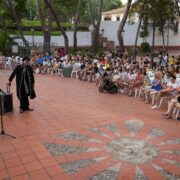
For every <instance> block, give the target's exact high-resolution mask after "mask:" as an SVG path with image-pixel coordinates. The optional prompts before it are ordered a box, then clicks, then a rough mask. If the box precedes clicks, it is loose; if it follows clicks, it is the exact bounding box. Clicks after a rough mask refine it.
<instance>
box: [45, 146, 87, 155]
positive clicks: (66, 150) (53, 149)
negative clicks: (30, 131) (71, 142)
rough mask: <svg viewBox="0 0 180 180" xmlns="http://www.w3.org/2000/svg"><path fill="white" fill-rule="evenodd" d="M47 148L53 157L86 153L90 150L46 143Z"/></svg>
mask: <svg viewBox="0 0 180 180" xmlns="http://www.w3.org/2000/svg"><path fill="white" fill-rule="evenodd" d="M45 147H46V149H47V150H48V151H49V152H50V153H51V154H52V155H53V156H58V155H63V154H70V153H80V152H86V151H87V150H88V148H85V147H73V146H68V145H64V144H53V143H52V144H50V143H45Z"/></svg>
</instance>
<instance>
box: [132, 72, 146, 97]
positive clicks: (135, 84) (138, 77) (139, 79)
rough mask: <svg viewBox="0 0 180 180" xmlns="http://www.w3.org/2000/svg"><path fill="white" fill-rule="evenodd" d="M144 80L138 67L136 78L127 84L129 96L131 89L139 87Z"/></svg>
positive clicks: (142, 73)
mask: <svg viewBox="0 0 180 180" xmlns="http://www.w3.org/2000/svg"><path fill="white" fill-rule="evenodd" d="M143 82H144V72H143V71H142V69H139V70H138V72H137V75H136V80H135V81H133V82H131V83H130V85H129V96H132V93H133V91H134V90H135V88H140V87H141V86H142V85H143Z"/></svg>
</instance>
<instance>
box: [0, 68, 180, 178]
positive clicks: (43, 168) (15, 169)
mask: <svg viewBox="0 0 180 180" xmlns="http://www.w3.org/2000/svg"><path fill="white" fill-rule="evenodd" d="M9 73H10V72H9V71H2V70H0V88H2V89H5V83H6V82H7V78H8V75H9ZM35 79H36V84H35V89H36V93H37V98H36V99H35V100H33V101H31V102H30V104H31V106H32V107H33V108H34V109H35V110H34V111H33V112H25V113H23V114H20V113H19V112H18V106H19V104H18V103H19V102H18V100H17V97H16V95H15V80H14V82H13V83H12V92H13V93H14V98H13V100H14V111H13V112H12V113H7V114H5V115H4V116H3V119H4V127H5V130H6V132H7V133H9V134H12V135H14V136H16V137H17V138H16V139H11V138H9V137H6V136H1V137H0V180H1V179H17V180H21V179H22V180H26V179H33V180H34V179H37V180H40V179H58V180H60V179H63V180H66V179H87V178H90V177H91V176H94V175H96V174H98V173H100V172H102V171H104V170H106V169H108V168H110V167H112V166H114V165H116V164H117V163H120V165H119V166H120V168H119V169H120V170H119V173H118V179H123V180H124V179H134V178H135V170H136V168H137V166H136V164H131V163H129V162H119V161H118V160H116V159H113V158H112V157H111V155H110V154H109V153H108V152H106V151H105V150H104V149H103V148H104V146H105V145H106V143H108V142H109V141H111V140H112V139H116V138H118V136H117V135H116V134H114V133H112V132H111V131H110V130H109V129H107V128H106V127H105V125H107V124H116V125H117V127H118V133H119V134H120V137H131V135H130V132H128V130H127V129H126V126H125V125H124V122H125V121H127V120H132V119H139V120H141V121H142V122H143V123H144V128H143V127H142V129H141V130H139V132H138V133H137V134H136V135H135V137H136V138H137V139H141V138H142V139H144V138H146V137H147V136H148V134H149V133H150V131H151V130H152V129H153V128H157V129H161V130H162V131H164V132H166V134H165V135H164V138H163V136H160V137H157V141H156V138H155V137H152V138H150V143H153V142H155V144H156V142H157V143H160V142H165V141H167V140H171V139H177V138H178V139H179V137H180V134H179V130H180V126H179V125H180V124H179V122H178V121H176V120H175V119H173V120H165V119H163V118H162V117H161V113H162V112H163V111H164V110H165V109H164V108H162V109H160V110H158V111H153V110H150V105H147V104H144V103H143V102H142V101H140V100H137V99H135V98H133V97H127V96H125V95H121V94H116V95H112V94H108V93H103V94H101V93H99V92H98V90H97V87H96V86H94V85H93V84H91V83H86V82H82V81H79V80H76V79H71V78H60V77H57V76H51V75H35ZM93 127H100V130H101V131H104V133H105V134H106V135H107V136H101V135H99V134H97V133H94V134H93V132H90V131H88V129H89V128H93ZM73 131H75V132H79V133H81V134H84V135H87V134H89V137H91V138H95V139H96V140H98V141H99V143H97V142H94V143H93V142H80V141H76V140H67V141H66V140H65V139H62V140H61V139H57V138H55V135H57V134H61V133H67V132H73ZM53 138H54V139H53ZM131 138H133V137H131ZM48 141H50V142H55V143H58V144H66V145H67V144H68V145H72V146H79V147H82V146H85V147H91V146H92V148H95V147H97V148H99V149H100V151H99V153H98V151H95V152H81V153H79V154H67V155H60V156H53V155H52V154H50V152H49V151H48V150H47V149H46V148H45V146H44V145H43V143H44V142H48ZM178 145H179V144H176V145H172V147H171V148H169V149H168V145H164V146H161V145H160V144H158V146H157V148H158V147H159V151H166V150H167V151H168V150H179V146H178ZM96 157H97V158H99V157H105V159H103V160H102V161H98V162H96V163H95V164H91V165H89V166H86V167H84V168H82V169H80V170H79V172H78V171H77V172H75V173H73V174H68V173H66V172H65V170H64V169H63V168H62V166H60V165H59V163H63V162H69V161H77V160H83V159H91V158H96ZM168 157H170V159H171V160H174V161H175V160H176V159H175V158H177V157H178V159H179V156H178V155H174V154H167V153H165V152H161V153H160V156H159V159H160V160H159V161H157V165H159V166H160V167H161V166H162V168H166V169H168V170H169V171H171V170H172V173H173V172H175V174H176V175H179V173H178V170H177V169H178V168H177V167H176V168H174V170H173V165H172V164H168V163H165V162H163V161H162V159H163V158H168ZM152 163H153V162H152ZM154 163H156V161H155V160H154ZM166 164H168V165H167V166H166ZM138 167H139V168H140V169H141V170H142V171H143V172H144V174H145V175H146V176H148V177H149V179H153V180H154V179H165V176H162V174H160V173H159V172H158V171H157V170H156V168H155V167H154V166H153V165H152V164H140V165H138ZM127 170H128V171H127ZM179 172H180V171H179Z"/></svg>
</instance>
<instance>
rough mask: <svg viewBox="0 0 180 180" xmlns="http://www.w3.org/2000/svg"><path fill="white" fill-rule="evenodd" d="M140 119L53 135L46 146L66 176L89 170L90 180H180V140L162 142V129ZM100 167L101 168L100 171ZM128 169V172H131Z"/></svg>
mask: <svg viewBox="0 0 180 180" xmlns="http://www.w3.org/2000/svg"><path fill="white" fill-rule="evenodd" d="M144 126H145V125H144V123H143V121H141V120H138V119H132V120H128V121H125V122H124V123H121V124H107V125H104V126H98V127H93V128H90V129H88V130H84V131H81V132H68V133H60V134H56V135H53V136H52V137H51V138H50V139H49V140H48V141H46V142H44V146H45V147H46V148H47V150H48V151H49V152H50V153H51V155H52V156H54V157H55V158H56V159H57V160H58V161H59V166H61V167H62V168H63V169H64V172H65V173H67V174H69V175H71V176H72V177H73V175H75V174H79V175H82V177H83V172H84V170H86V169H87V168H89V169H91V170H93V169H94V171H92V172H91V173H89V174H88V175H86V178H82V179H89V180H117V179H123V177H126V176H127V173H128V171H129V172H131V174H132V175H131V177H133V179H136V180H148V179H152V178H153V175H156V177H158V179H169V180H179V179H180V161H179V160H180V139H178V138H177V139H176V138H173V137H172V138H168V139H167V138H163V136H164V137H165V136H166V135H167V133H166V132H165V131H163V130H162V129H157V128H153V127H148V128H149V129H148V130H145V127H144ZM97 166H100V167H101V168H99V169H98V168H97ZM128 168H129V169H128ZM149 172H151V173H149Z"/></svg>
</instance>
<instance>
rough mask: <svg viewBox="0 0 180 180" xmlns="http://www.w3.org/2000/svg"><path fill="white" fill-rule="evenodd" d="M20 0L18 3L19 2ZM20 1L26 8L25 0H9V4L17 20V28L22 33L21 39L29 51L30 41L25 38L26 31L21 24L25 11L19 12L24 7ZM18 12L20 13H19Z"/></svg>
mask: <svg viewBox="0 0 180 180" xmlns="http://www.w3.org/2000/svg"><path fill="white" fill-rule="evenodd" d="M17 2H18V3H17ZM19 3H22V7H24V8H25V3H24V1H23V0H20V1H17V0H16V1H13V0H8V5H9V8H10V10H11V12H12V14H13V17H14V20H15V22H16V26H17V29H18V30H19V33H20V36H21V39H22V41H23V43H24V45H25V48H26V50H27V53H28V51H29V43H28V41H27V40H26V39H25V38H24V33H23V28H22V26H21V23H20V22H21V19H22V17H23V12H19V11H20V9H21V8H22V7H21V5H20V4H19ZM17 12H18V13H17Z"/></svg>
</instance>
